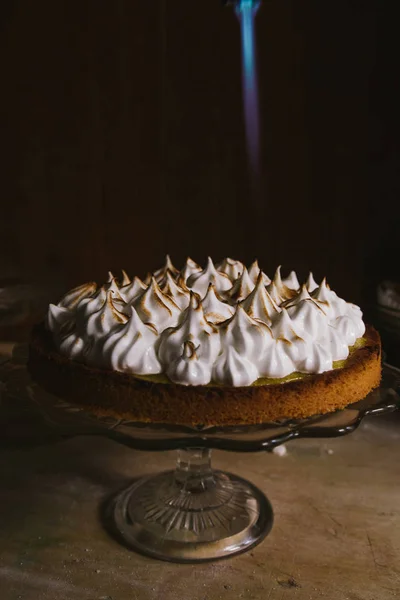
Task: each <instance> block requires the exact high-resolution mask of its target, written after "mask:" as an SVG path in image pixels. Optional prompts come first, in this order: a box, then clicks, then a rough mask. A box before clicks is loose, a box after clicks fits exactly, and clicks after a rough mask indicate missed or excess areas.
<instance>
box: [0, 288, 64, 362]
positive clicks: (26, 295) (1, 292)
mask: <svg viewBox="0 0 400 600" xmlns="http://www.w3.org/2000/svg"><path fill="white" fill-rule="evenodd" d="M60 292H61V290H60V289H59V286H58V285H56V284H50V283H49V284H47V285H40V284H31V283H27V282H23V281H20V280H18V279H11V278H10V279H0V340H1V342H10V341H11V342H20V341H24V340H27V339H28V337H29V333H30V329H31V328H32V325H34V324H35V323H36V322H38V321H40V320H41V319H42V318H43V315H44V314H45V311H46V309H47V306H48V304H49V302H51V301H54V299H56V298H58V297H59V296H60V295H61V293H60ZM0 354H1V348H0Z"/></svg>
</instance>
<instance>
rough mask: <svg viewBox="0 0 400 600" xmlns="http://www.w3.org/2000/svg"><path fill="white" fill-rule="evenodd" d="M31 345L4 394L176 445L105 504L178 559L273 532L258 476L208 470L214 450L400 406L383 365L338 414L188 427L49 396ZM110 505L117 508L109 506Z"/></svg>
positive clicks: (141, 541)
mask: <svg viewBox="0 0 400 600" xmlns="http://www.w3.org/2000/svg"><path fill="white" fill-rule="evenodd" d="M25 364H26V355H25V350H24V349H23V350H22V352H21V349H19V350H17V352H16V353H15V355H14V357H13V359H12V360H11V361H9V363H8V364H7V365H3V366H2V370H4V369H5V368H6V369H7V371H8V375H7V377H6V386H5V388H6V393H9V394H12V395H13V397H14V398H18V399H20V400H21V399H23V397H25V400H27V401H29V402H30V403H32V402H34V403H35V405H36V407H37V408H38V409H39V410H40V412H41V414H42V416H43V417H44V418H45V419H46V421H47V423H48V424H49V425H50V426H51V431H54V433H57V435H58V436H68V437H69V436H76V435H101V436H106V437H108V438H110V439H112V440H115V441H116V442H118V443H120V444H124V445H126V446H129V447H130V448H134V449H137V450H157V451H162V450H171V449H176V450H177V451H178V457H177V463H176V467H175V469H174V470H171V471H166V472H161V473H159V474H157V475H154V476H151V477H144V478H141V479H139V480H136V481H134V482H133V483H132V484H131V485H130V486H129V487H128V488H127V489H126V490H124V491H123V492H122V493H119V494H118V495H116V496H115V497H114V498H113V499H112V501H111V503H110V505H109V507H108V513H109V514H111V515H112V520H113V531H114V533H115V534H117V536H118V538H119V539H120V541H122V542H123V543H124V544H125V545H127V546H128V547H130V548H133V549H135V550H137V551H139V552H141V553H143V554H147V555H150V556H152V557H155V558H158V559H162V560H169V561H175V562H199V561H206V560H215V559H219V558H224V557H228V556H232V555H235V554H238V553H241V552H244V551H246V550H249V549H250V548H252V547H253V546H255V545H256V544H258V543H260V542H261V541H262V540H263V539H264V538H265V536H266V535H267V534H268V533H269V531H270V530H271V527H272V523H273V511H272V507H271V504H270V502H269V500H268V499H267V498H266V496H265V495H264V494H263V493H262V492H261V491H260V490H259V489H258V488H256V487H255V486H254V485H253V484H252V483H250V482H249V481H246V480H245V479H242V478H241V477H238V476H237V475H234V474H232V473H227V472H223V471H219V470H214V469H213V468H212V467H211V451H212V449H213V448H218V449H220V450H231V451H236V452H255V451H261V450H271V449H273V448H274V447H276V446H278V445H280V444H282V443H285V442H288V441H289V440H292V439H295V438H310V437H313V438H317V437H319V438H326V437H335V436H341V435H345V434H348V433H351V432H352V431H354V430H355V429H356V428H357V427H358V426H359V424H360V423H361V421H362V419H363V418H364V417H365V416H367V415H376V414H382V413H387V412H390V411H393V410H395V409H396V408H399V407H400V396H399V389H400V371H399V370H398V369H395V368H394V367H391V366H389V365H385V366H384V367H383V378H382V383H381V385H380V387H379V388H378V389H376V390H374V391H373V392H371V393H370V394H368V396H367V397H366V398H364V400H362V401H360V402H357V403H355V404H352V405H350V406H348V407H347V408H346V409H344V410H340V411H337V412H334V413H329V414H324V415H315V416H313V417H309V418H306V419H301V420H282V421H279V422H275V423H264V424H262V425H253V426H232V427H203V426H198V427H187V426H182V425H153V424H148V423H136V422H131V421H126V420H120V419H116V418H115V417H109V416H108V417H97V416H94V415H93V414H91V413H90V412H89V411H88V410H87V409H85V408H83V407H81V406H78V405H75V404H72V403H70V402H66V401H64V400H61V399H59V398H56V397H55V396H52V395H50V394H48V393H47V392H45V391H44V390H42V389H41V388H39V387H38V386H37V385H36V384H35V383H34V382H32V381H31V380H30V378H29V374H28V373H27V370H26V366H25ZM110 511H111V512H110Z"/></svg>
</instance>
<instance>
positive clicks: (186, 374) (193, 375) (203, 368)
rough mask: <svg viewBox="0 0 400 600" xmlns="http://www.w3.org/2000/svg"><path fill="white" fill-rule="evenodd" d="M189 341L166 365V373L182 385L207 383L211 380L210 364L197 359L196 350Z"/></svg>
mask: <svg viewBox="0 0 400 600" xmlns="http://www.w3.org/2000/svg"><path fill="white" fill-rule="evenodd" d="M199 348H200V346H198V347H197V348H196V347H195V345H194V343H193V342H191V341H189V340H188V341H186V342H184V344H183V350H182V354H181V355H180V356H178V357H177V358H175V359H174V360H173V361H172V362H171V363H169V365H168V366H167V375H168V377H169V379H170V380H171V381H174V382H176V383H180V384H182V385H207V384H208V383H210V381H211V371H212V365H211V363H210V362H209V361H204V360H201V358H200V359H199V357H198V356H197V350H198V349H199Z"/></svg>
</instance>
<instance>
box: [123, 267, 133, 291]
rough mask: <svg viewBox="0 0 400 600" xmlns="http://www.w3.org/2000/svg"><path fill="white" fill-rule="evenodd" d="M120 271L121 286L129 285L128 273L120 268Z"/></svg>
mask: <svg viewBox="0 0 400 600" xmlns="http://www.w3.org/2000/svg"><path fill="white" fill-rule="evenodd" d="M121 272H122V280H121V287H124V286H125V285H129V284H130V283H131V278H130V277H129V275H128V273H127V272H126V271H124V269H121Z"/></svg>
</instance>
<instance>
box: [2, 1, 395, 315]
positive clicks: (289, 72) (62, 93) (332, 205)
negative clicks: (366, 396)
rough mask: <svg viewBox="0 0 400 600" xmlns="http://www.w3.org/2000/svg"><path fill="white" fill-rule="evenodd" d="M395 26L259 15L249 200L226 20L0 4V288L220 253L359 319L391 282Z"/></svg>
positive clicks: (171, 9)
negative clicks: (319, 288) (342, 305)
mask: <svg viewBox="0 0 400 600" xmlns="http://www.w3.org/2000/svg"><path fill="white" fill-rule="evenodd" d="M391 4H392V6H391ZM394 9H395V3H389V2H384V1H383V2H378V1H374V2H368V1H361V0H360V1H351V0H347V1H342V2H341V1H338V2H334V3H332V2H317V1H315V2H306V1H301V0H291V1H290V0H287V1H283V0H269V1H267V0H266V1H265V2H263V3H262V6H261V8H260V10H259V13H258V15H257V51H258V62H259V79H260V88H261V100H260V103H261V117H262V125H261V140H262V148H263V152H262V186H261V192H260V194H259V195H258V196H257V197H256V198H254V197H252V195H251V194H250V186H249V177H248V171H247V162H246V151H245V141H244V125H243V118H242V98H241V70H240V36H239V25H238V21H237V18H236V17H235V15H234V13H233V10H232V9H231V8H226V7H225V8H223V7H222V6H221V4H220V2H219V1H218V0H204V1H203V2H198V1H194V0H169V1H166V0H164V1H162V0H159V1H156V0H152V1H151V2H143V1H142V2H139V1H137V0H113V1H112V2H108V1H104V2H102V1H100V0H97V1H92V2H87V1H83V0H82V1H79V2H75V1H70V2H61V1H54V0H37V1H29V0H20V1H17V0H15V1H9V0H2V3H1V4H0V18H1V30H0V36H1V44H2V50H1V54H0V56H1V58H0V61H1V64H0V67H1V71H0V72H1V81H2V85H1V94H0V106H1V113H0V114H1V121H0V126H1V127H0V135H1V147H2V151H3V154H4V156H3V159H2V162H1V165H2V169H1V177H2V182H1V184H2V185H1V188H2V211H1V212H2V219H1V232H0V233H1V237H0V239H1V242H0V243H1V259H0V279H1V278H2V279H4V278H9V277H14V278H18V279H20V280H21V281H35V282H46V281H52V282H60V284H61V285H65V286H70V285H72V284H75V283H80V282H81V281H83V280H85V279H93V278H98V279H99V280H104V279H105V277H106V272H107V270H108V269H112V270H116V271H118V269H119V268H121V267H123V268H125V269H127V270H128V272H129V273H130V274H133V273H138V274H141V275H144V274H145V273H146V272H147V271H148V270H149V269H154V268H155V267H157V266H158V265H159V263H161V262H162V261H163V256H164V254H165V253H166V252H169V253H170V254H171V256H172V258H173V260H174V262H176V263H178V264H179V263H182V262H183V260H184V259H185V257H186V256H187V255H190V256H192V257H193V258H194V259H196V260H198V261H204V259H205V257H206V256H207V255H208V254H210V255H212V256H213V257H215V258H220V257H223V256H225V255H232V256H234V257H236V258H240V259H242V260H244V261H247V262H250V261H251V260H252V259H253V258H254V257H258V258H259V261H260V263H261V265H262V266H263V267H264V269H265V271H266V272H267V273H268V274H269V275H271V274H272V273H273V271H274V269H275V267H276V265H277V264H280V263H282V265H283V268H284V270H285V271H286V270H287V269H291V268H295V269H297V270H298V271H299V272H300V275H305V274H306V272H307V271H308V270H309V269H312V270H313V271H314V273H315V275H316V277H317V279H319V278H321V277H322V276H323V275H325V274H326V275H327V277H328V281H329V282H330V283H331V285H332V286H333V287H334V288H335V289H336V290H337V291H338V292H339V293H340V294H342V295H343V296H345V298H346V299H348V300H353V301H355V302H358V303H361V304H363V303H364V304H367V303H368V301H369V300H370V299H371V298H372V297H373V293H374V287H375V285H376V283H377V281H378V280H379V279H381V278H383V277H387V276H392V277H397V278H398V277H399V264H400V261H399V252H398V230H399V207H398V196H399V195H398V192H399V187H400V186H399V171H400V169H399V166H400V160H399V127H398V118H397V113H398V110H399V98H400V94H399V83H398V77H399V76H398V73H399V66H400V65H399V60H398V54H399V52H398V41H397V38H398V34H397V31H396V27H397V20H396V19H395V10H394ZM178 266H179V265H178Z"/></svg>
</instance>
